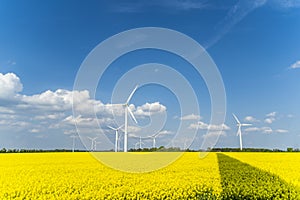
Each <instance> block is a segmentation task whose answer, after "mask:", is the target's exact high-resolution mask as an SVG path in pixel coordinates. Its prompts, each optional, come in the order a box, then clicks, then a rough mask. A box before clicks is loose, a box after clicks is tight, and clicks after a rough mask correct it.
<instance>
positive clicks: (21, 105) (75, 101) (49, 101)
mask: <svg viewBox="0 0 300 200" xmlns="http://www.w3.org/2000/svg"><path fill="white" fill-rule="evenodd" d="M22 88H23V86H22V83H21V81H20V79H19V77H17V76H16V75H15V74H13V73H8V74H5V75H3V74H1V73H0V98H5V101H2V102H4V103H2V102H1V103H2V104H1V106H0V124H1V127H0V131H1V129H2V130H4V128H11V129H12V130H14V131H15V132H16V131H22V132H24V131H25V132H37V130H39V131H41V129H40V128H36V125H37V124H39V125H41V126H43V127H45V128H49V130H50V129H57V131H61V132H62V133H65V134H68V133H70V132H72V130H74V125H75V123H76V125H77V126H78V127H79V128H81V129H82V131H83V132H88V131H89V132H92V131H94V132H95V130H99V125H100V126H103V125H104V126H105V125H106V124H112V123H113V121H114V116H116V117H123V116H124V107H123V106H122V105H112V104H103V103H102V102H101V101H99V100H95V99H92V98H91V97H90V94H89V91H87V90H82V91H69V90H64V89H57V90H56V91H51V90H47V91H45V92H42V93H39V94H34V95H23V94H20V93H19V92H21V91H22ZM73 108H74V111H75V116H76V117H73V115H72V111H73V110H72V109H73ZM130 108H131V109H132V110H133V111H134V113H135V114H136V115H138V116H140V117H143V116H149V115H152V114H159V113H162V112H165V111H166V107H165V106H164V105H162V104H160V103H159V102H154V103H146V104H144V105H141V106H138V107H137V108H136V107H135V105H133V104H131V105H130ZM95 114H96V116H97V117H95ZM14 127H16V128H14ZM129 129H130V128H129ZM138 130H141V129H140V128H133V130H132V131H133V132H136V131H138ZM52 131H53V130H52Z"/></svg>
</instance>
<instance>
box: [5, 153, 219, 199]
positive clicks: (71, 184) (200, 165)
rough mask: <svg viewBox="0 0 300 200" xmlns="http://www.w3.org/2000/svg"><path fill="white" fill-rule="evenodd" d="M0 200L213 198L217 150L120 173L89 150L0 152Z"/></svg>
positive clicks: (215, 187) (216, 183)
mask: <svg viewBox="0 0 300 200" xmlns="http://www.w3.org/2000/svg"><path fill="white" fill-rule="evenodd" d="M0 160H1V163H0V199H11V198H17V199H23V198H25V199H120V198H126V199H163V198H167V199H199V198H205V199H215V198H217V197H218V195H219V194H220V192H221V185H220V175H219V169H218V161H217V156H216V154H209V155H208V156H207V157H206V158H205V159H199V158H198V154H195V153H194V154H193V153H191V154H185V155H184V156H183V157H182V158H181V159H179V160H178V161H177V162H176V163H173V164H172V165H170V166H168V167H167V168H164V169H161V170H157V171H154V172H150V173H142V174H141V173H140V174H134V173H126V172H120V171H117V170H114V169H111V168H108V167H106V166H105V165H103V164H100V163H99V162H98V161H97V160H95V159H94V158H93V157H92V156H91V155H90V154H89V153H41V154H38V153H35V154H2V155H1V154H0Z"/></svg>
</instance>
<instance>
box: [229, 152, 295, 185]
mask: <svg viewBox="0 0 300 200" xmlns="http://www.w3.org/2000/svg"><path fill="white" fill-rule="evenodd" d="M226 154H227V155H229V156H231V157H233V158H236V159H238V160H240V161H242V162H245V163H248V164H250V165H252V166H254V167H257V168H260V169H263V170H265V171H267V172H270V173H273V174H276V175H278V176H279V177H280V178H282V179H283V180H285V181H286V182H288V183H291V184H293V185H295V186H296V187H298V188H300V153H246V152H243V153H226Z"/></svg>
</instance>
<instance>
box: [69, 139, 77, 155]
mask: <svg viewBox="0 0 300 200" xmlns="http://www.w3.org/2000/svg"><path fill="white" fill-rule="evenodd" d="M70 137H71V138H73V143H72V152H74V151H75V138H77V136H76V135H71V136H70Z"/></svg>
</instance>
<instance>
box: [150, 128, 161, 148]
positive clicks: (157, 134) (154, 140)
mask: <svg viewBox="0 0 300 200" xmlns="http://www.w3.org/2000/svg"><path fill="white" fill-rule="evenodd" d="M159 134H161V132H158V133H155V134H153V135H151V136H149V138H152V147H153V148H155V147H156V137H157V136H159Z"/></svg>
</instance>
